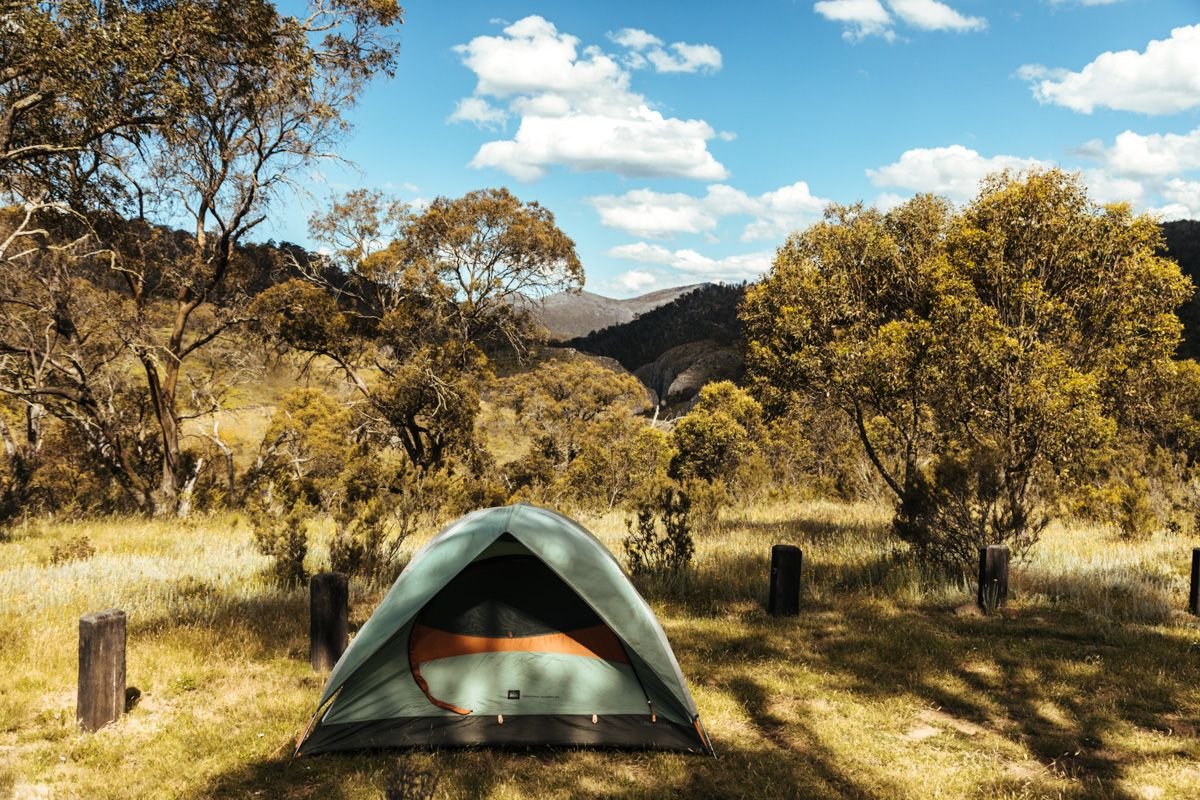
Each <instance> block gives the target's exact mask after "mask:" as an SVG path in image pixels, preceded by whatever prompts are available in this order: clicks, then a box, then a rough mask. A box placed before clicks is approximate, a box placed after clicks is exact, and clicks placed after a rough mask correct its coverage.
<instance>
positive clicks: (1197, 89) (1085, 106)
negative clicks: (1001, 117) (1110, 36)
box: [1017, 25, 1200, 114]
mask: <svg viewBox="0 0 1200 800" xmlns="http://www.w3.org/2000/svg"><path fill="white" fill-rule="evenodd" d="M1017 74H1018V75H1019V76H1020V77H1021V78H1023V79H1025V80H1028V81H1030V82H1031V83H1032V84H1033V87H1032V88H1033V96H1034V97H1036V98H1037V100H1038V102H1039V103H1047V104H1053V105H1059V106H1064V107H1066V108H1069V109H1071V110H1073V111H1079V112H1082V113H1084V114H1090V113H1092V111H1094V110H1095V109H1096V108H1111V109H1115V110H1117V111H1136V112H1140V113H1142V114H1174V113H1178V112H1180V111H1186V110H1188V109H1190V108H1196V107H1197V106H1200V25H1191V26H1187V27H1183V28H1176V29H1174V30H1173V31H1171V35H1170V37H1169V38H1167V39H1156V40H1154V41H1151V42H1150V43H1149V44H1148V45H1146V49H1145V51H1143V52H1141V53H1139V52H1137V51H1136V50H1122V51H1120V52H1106V53H1101V54H1100V55H1099V56H1097V57H1096V58H1095V60H1093V61H1092V62H1091V63H1090V64H1088V65H1087V66H1085V67H1084V68H1083V69H1081V70H1080V71H1079V72H1071V71H1069V70H1064V69H1049V68H1047V67H1044V66H1042V65H1041V64H1026V65H1025V66H1023V67H1021V69H1020V70H1018V72H1017Z"/></svg>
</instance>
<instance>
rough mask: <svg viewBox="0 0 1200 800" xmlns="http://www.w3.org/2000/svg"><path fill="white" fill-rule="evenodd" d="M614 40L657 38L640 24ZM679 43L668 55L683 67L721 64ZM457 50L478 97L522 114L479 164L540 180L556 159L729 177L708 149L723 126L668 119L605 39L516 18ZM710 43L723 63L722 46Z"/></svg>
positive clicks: (579, 166)
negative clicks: (584, 43)
mask: <svg viewBox="0 0 1200 800" xmlns="http://www.w3.org/2000/svg"><path fill="white" fill-rule="evenodd" d="M611 38H613V39H614V41H615V40H617V39H621V40H623V41H624V42H627V43H631V44H629V45H627V46H634V45H636V46H639V47H655V46H656V45H654V43H653V41H654V40H657V37H654V36H651V35H650V34H647V33H646V32H645V31H639V30H636V29H626V30H624V31H621V32H619V33H617V34H613V35H612V37H611ZM678 44H679V47H682V48H685V49H676V55H675V56H670V57H671V58H675V59H678V64H679V65H684V66H686V67H687V69H684V70H683V71H696V70H700V69H704V68H706V65H707V68H708V69H713V68H715V67H713V66H712V64H713V63H714V62H713V58H714V57H713V55H712V54H711V53H710V54H707V55H705V52H707V51H704V52H701V50H703V48H707V47H708V45H695V46H693V45H683V44H682V43H678ZM675 47H676V45H672V48H675ZM691 47H696V48H700V49H701V50H696V51H693V50H688V49H686V48H691ZM455 50H456V52H458V53H459V55H460V56H461V57H462V60H463V64H465V65H466V66H467V67H468V68H469V69H471V70H472V71H473V72H474V73H475V74H476V76H477V78H478V82H477V84H476V87H475V92H474V97H475V98H481V99H482V98H487V97H491V98H494V99H496V100H503V101H506V102H507V103H508V111H509V112H511V113H513V114H516V115H519V116H520V118H521V121H520V125H519V127H518V129H517V132H516V134H515V135H514V136H513V138H511V139H504V140H498V141H492V142H487V143H486V144H484V145H483V146H482V147H480V148H479V151H478V152H477V153H476V154H475V158H474V159H473V160H472V161H471V166H473V167H495V168H497V169H501V170H503V171H505V172H507V173H509V174H510V175H512V176H514V177H515V178H517V179H519V180H535V179H537V178H540V177H541V176H542V175H544V174H545V173H546V171H547V169H549V168H550V167H552V166H556V165H561V166H565V167H567V168H569V169H573V170H577V171H579V170H607V171H612V172H616V173H618V174H621V175H629V176H661V177H679V178H694V179H698V180H722V179H724V178H725V177H726V176H727V175H728V172H727V170H726V169H725V167H724V166H722V165H721V164H720V162H718V161H717V160H716V159H715V158H714V157H713V155H712V154H711V153H710V152H709V151H708V141H709V140H710V139H713V138H715V137H716V136H717V133H716V131H714V130H713V128H712V127H711V126H710V125H709V124H708V123H707V122H705V121H704V120H698V119H678V118H675V117H665V116H664V115H663V114H662V113H661V112H659V111H657V110H655V109H654V108H652V107H651V104H650V103H649V102H648V101H647V100H646V98H645V97H643V96H642V95H640V94H638V93H636V92H634V91H632V90H631V89H630V72H629V68H628V67H627V66H622V65H621V64H620V63H618V61H617V60H616V59H615V58H614V57H612V56H610V55H608V54H606V53H605V52H603V51H602V50H601V49H600V48H598V47H594V46H592V47H585V48H583V50H582V51H580V49H579V39H577V38H576V37H574V36H571V35H569V34H566V33H561V32H559V30H558V29H557V28H556V27H555V26H554V24H553V23H551V22H549V21H547V20H545V19H543V18H542V17H538V16H530V17H526V18H524V19H521V20H518V21H517V22H515V23H513V24H512V25H509V26H508V27H506V28H505V29H504V31H503V35H500V36H477V37H476V38H474V39H472V40H471V41H470V42H469V43H467V44H465V45H460V46H458V47H457V48H455ZM712 51H713V53H715V54H716V55H715V63H716V65H717V66H719V62H720V53H719V52H717V51H716V49H715V48H712ZM651 52H653V51H651ZM681 69H682V67H681ZM460 106H461V103H460ZM456 113H457V112H456Z"/></svg>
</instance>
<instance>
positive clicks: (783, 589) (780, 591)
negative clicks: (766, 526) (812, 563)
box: [767, 544, 804, 617]
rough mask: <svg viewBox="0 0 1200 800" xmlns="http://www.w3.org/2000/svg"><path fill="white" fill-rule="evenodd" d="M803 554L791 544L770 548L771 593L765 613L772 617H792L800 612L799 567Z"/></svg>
mask: <svg viewBox="0 0 1200 800" xmlns="http://www.w3.org/2000/svg"><path fill="white" fill-rule="evenodd" d="M803 561H804V556H803V554H801V552H800V548H799V547H796V546H795V545H793V544H777V545H775V546H774V547H772V548H771V595H770V598H769V599H768V601H767V613H768V614H770V615H771V616H773V617H781V616H788V617H794V616H796V615H797V614H799V613H800V568H801V565H802V563H803Z"/></svg>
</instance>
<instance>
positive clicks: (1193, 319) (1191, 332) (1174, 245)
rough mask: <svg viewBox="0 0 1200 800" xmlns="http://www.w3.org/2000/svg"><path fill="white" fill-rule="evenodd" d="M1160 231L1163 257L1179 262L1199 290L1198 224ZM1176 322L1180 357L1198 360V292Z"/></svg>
mask: <svg viewBox="0 0 1200 800" xmlns="http://www.w3.org/2000/svg"><path fill="white" fill-rule="evenodd" d="M1162 228H1163V236H1164V237H1165V238H1166V240H1167V252H1166V254H1167V255H1168V256H1170V257H1171V258H1173V259H1175V260H1176V261H1178V262H1179V268H1180V269H1181V270H1183V274H1184V275H1187V276H1188V277H1190V278H1191V279H1192V283H1194V284H1196V285H1197V286H1198V287H1200V221H1197V220H1194V219H1184V220H1178V221H1176V222H1164V223H1163V226H1162ZM1179 319H1180V320H1181V321H1182V322H1183V341H1182V342H1180V343H1179V355H1180V357H1181V358H1200V292H1196V293H1195V294H1193V295H1192V297H1191V299H1190V300H1188V301H1187V302H1186V303H1184V304H1183V305H1182V306H1180V307H1179Z"/></svg>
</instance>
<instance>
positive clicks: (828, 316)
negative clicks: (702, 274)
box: [743, 170, 1190, 567]
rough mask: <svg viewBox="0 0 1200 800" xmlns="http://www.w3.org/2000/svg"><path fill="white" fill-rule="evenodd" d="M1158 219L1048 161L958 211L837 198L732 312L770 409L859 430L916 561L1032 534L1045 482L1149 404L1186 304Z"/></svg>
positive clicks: (942, 205)
mask: <svg viewBox="0 0 1200 800" xmlns="http://www.w3.org/2000/svg"><path fill="white" fill-rule="evenodd" d="M1159 244H1160V233H1159V229H1158V227H1157V225H1156V224H1155V223H1154V221H1153V220H1151V219H1150V218H1148V217H1134V216H1133V215H1132V214H1131V213H1130V210H1129V208H1128V207H1127V206H1123V205H1111V206H1104V207H1098V206H1096V205H1095V204H1094V203H1092V202H1091V201H1090V200H1088V198H1087V194H1086V191H1085V190H1084V188H1083V186H1082V185H1081V184H1080V182H1079V180H1078V178H1076V177H1074V176H1071V175H1068V174H1065V173H1062V172H1060V171H1057V170H1050V171H1045V172H1033V173H1030V174H1028V175H1024V176H1014V175H1012V174H1008V173H1004V174H1000V175H995V176H992V177H990V178H988V179H987V180H985V181H984V183H983V185H982V187H981V191H980V194H979V196H978V197H977V198H976V199H975V200H974V201H973V202H972V203H970V204H969V205H968V206H967V207H966V208H965V209H964V210H963V211H962V212H961V213H958V214H955V213H953V212H952V210H951V208H950V206H949V204H948V203H946V202H945V201H942V200H939V199H937V198H933V197H929V196H921V197H917V198H915V199H914V200H912V201H910V202H909V203H907V204H905V205H903V206H901V207H899V208H897V209H895V210H893V211H891V212H888V213H886V214H883V213H880V212H877V211H874V210H871V209H866V208H864V207H862V206H851V207H841V206H834V207H832V208H830V209H829V210H828V211H827V212H826V218H825V221H824V222H822V223H819V224H817V225H815V226H813V227H812V228H811V229H809V230H808V231H805V232H804V233H802V234H798V235H794V236H793V237H792V238H791V239H789V240H788V242H787V244H785V245H784V247H782V248H781V249H780V251H779V253H778V255H777V257H776V261H775V264H774V266H773V267H772V270H771V273H770V274H769V275H768V276H767V278H766V279H764V281H763V282H762V283H761V284H760V285H758V286H756V287H753V288H752V289H751V290H750V291H749V292H748V295H747V299H746V302H745V305H744V307H743V320H744V322H745V324H746V328H747V332H748V343H747V356H748V366H749V369H750V373H751V375H752V376H753V379H754V381H755V386H756V387H757V390H758V391H759V392H760V394H761V396H762V397H763V399H764V402H765V404H766V405H767V407H768V408H769V409H773V408H779V407H782V406H783V405H784V404H785V403H786V402H787V400H788V399H789V398H790V397H791V396H792V395H793V394H795V393H801V394H804V395H807V397H808V398H809V399H810V401H811V402H816V403H828V404H831V405H832V406H833V407H835V408H838V409H840V410H841V411H842V413H844V414H845V415H846V416H847V418H848V419H849V420H850V421H851V422H852V424H853V425H854V428H855V430H856V431H857V432H858V436H859V439H860V441H861V443H862V445H863V448H864V450H865V451H866V453H867V455H868V457H869V458H870V460H871V462H872V464H873V465H874V467H875V469H876V470H877V471H878V473H879V474H880V476H881V477H882V478H883V480H884V481H885V482H886V484H887V486H888V487H889V489H890V490H891V492H892V494H893V496H894V498H895V500H896V503H897V516H896V519H895V529H896V531H897V533H898V534H899V535H900V536H901V537H903V538H905V539H906V540H907V541H909V542H910V543H912V544H913V546H914V548H915V549H916V552H917V553H918V555H919V556H921V557H922V558H924V559H926V560H927V561H931V562H935V563H940V564H943V565H950V566H954V567H968V566H969V565H970V564H971V563H972V561H973V559H974V558H975V555H976V547H977V546H979V545H981V544H986V543H993V542H1002V541H1003V542H1010V543H1012V544H1014V545H1016V546H1018V547H1021V546H1027V545H1029V544H1031V543H1032V541H1034V540H1035V539H1036V536H1037V534H1038V532H1039V531H1040V530H1041V528H1042V527H1043V526H1044V524H1045V517H1044V515H1043V514H1042V513H1041V511H1040V509H1039V503H1038V498H1037V491H1038V486H1039V482H1040V481H1042V480H1043V479H1044V478H1045V477H1046V476H1048V475H1054V474H1057V473H1062V472H1064V471H1069V470H1071V469H1072V468H1074V466H1075V465H1076V464H1077V463H1078V461H1079V459H1080V458H1081V457H1082V456H1084V455H1086V454H1087V453H1089V452H1092V451H1094V450H1095V449H1096V448H1098V447H1100V446H1102V445H1103V444H1104V443H1105V442H1107V441H1109V440H1111V438H1112V436H1113V435H1114V432H1115V431H1116V429H1117V427H1118V426H1120V425H1131V424H1133V421H1134V420H1136V419H1137V417H1138V416H1139V414H1140V413H1142V410H1143V409H1144V408H1145V407H1147V406H1148V405H1151V404H1153V401H1154V397H1153V382H1152V381H1150V380H1149V379H1148V377H1146V376H1148V375H1149V374H1151V373H1153V372H1154V370H1155V368H1156V366H1155V365H1159V366H1161V365H1162V364H1163V363H1164V362H1167V361H1169V359H1170V357H1171V354H1172V352H1173V350H1174V348H1175V345H1176V342H1177V341H1178V337H1179V330H1180V328H1179V322H1178V320H1177V319H1176V318H1175V315H1174V313H1173V310H1174V308H1175V307H1176V306H1177V305H1178V304H1179V303H1180V302H1181V300H1182V299H1183V298H1184V297H1186V296H1187V293H1188V291H1189V288H1190V287H1189V284H1188V281H1187V280H1186V279H1185V278H1183V277H1182V276H1181V275H1180V273H1179V269H1178V267H1177V266H1176V265H1175V264H1174V263H1172V262H1170V261H1167V260H1165V259H1163V258H1160V257H1158V256H1156V255H1155V251H1156V248H1157V247H1158V246H1159Z"/></svg>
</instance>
